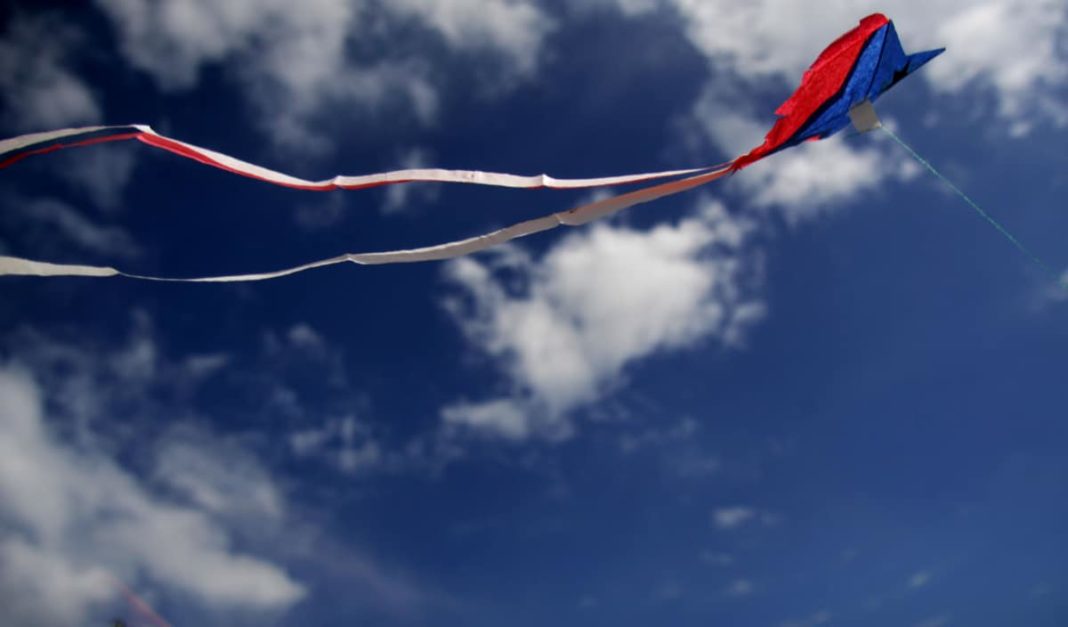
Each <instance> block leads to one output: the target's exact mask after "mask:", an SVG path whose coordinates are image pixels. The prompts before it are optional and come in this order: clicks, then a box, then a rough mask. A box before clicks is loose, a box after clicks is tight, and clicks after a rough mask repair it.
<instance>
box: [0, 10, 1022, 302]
mask: <svg viewBox="0 0 1068 627" xmlns="http://www.w3.org/2000/svg"><path fill="white" fill-rule="evenodd" d="M943 51H944V48H940V49H937V50H928V51H925V52H920V53H916V54H911V55H907V54H905V51H904V49H903V48H902V46H901V41H900V40H899V39H898V35H897V31H896V30H895V29H894V24H893V22H891V21H890V20H889V19H888V18H887V17H886V16H885V15H882V14H879V13H876V14H873V15H869V16H868V17H865V18H864V19H862V20H861V21H860V24H859V25H858V26H857V27H856V28H854V29H853V30H850V31H849V32H847V33H845V34H844V35H842V36H841V37H839V38H838V39H837V40H835V41H834V42H833V43H831V45H830V46H828V47H827V49H826V50H824V51H823V52H822V53H821V54H820V55H819V57H818V58H817V59H816V61H815V62H814V63H813V64H812V66H811V67H810V68H809V69H808V70H807V71H806V72H805V74H804V76H803V77H802V79H801V84H800V86H799V87H798V88H797V90H796V91H794V93H793V94H792V95H791V96H790V97H789V98H788V99H787V100H786V102H784V103H783V104H782V105H781V106H780V107H779V108H778V109H777V110H776V114H777V115H778V116H779V118H778V120H777V121H776V122H775V124H774V126H772V128H771V130H770V131H769V132H768V134H767V136H766V137H765V139H764V143H763V144H761V145H760V146H757V147H755V148H753V149H752V150H751V151H750V152H748V153H747V154H744V155H741V156H739V157H736V158H735V159H733V160H731V161H728V162H726V163H723V164H719V165H716V166H709V167H702V168H693V169H687V170H671V171H664V172H650V173H643V174H631V175H623V176H611V177H602V178H588V179H557V178H553V177H551V176H548V175H545V174H542V175H536V176H518V175H514V174H502V173H495V172H479V171H469V170H441V169H411V170H397V171H392V172H384V173H380V174H370V175H363V176H335V177H334V178H331V179H326V180H321V181H309V180H305V179H301V178H298V177H295V176H290V175H288V174H284V173H281V172H276V171H274V170H270V169H267V168H264V167H261V166H257V165H254V164H251V163H248V162H245V161H241V160H240V159H235V158H234V157H230V156H228V155H224V154H222V153H219V152H215V151H213V150H209V149H207V148H201V147H199V146H194V145H192V144H187V143H185V142H181V141H178V140H176V139H172V138H170V137H165V136H163V135H160V134H159V133H156V132H155V131H153V130H152V129H151V128H150V127H148V126H144V125H128V126H91V127H83V128H72V129H65V130H59V131H51V132H44V133H34V134H29V135H22V136H19V137H14V138H11V139H7V140H3V141H0V168H6V167H9V166H11V165H12V164H14V163H16V162H18V161H20V160H22V159H24V158H26V157H29V156H33V155H40V154H45V153H49V152H54V151H56V150H61V149H64V148H70V147H75V146H86V145H91V144H98V143H103V142H113V141H121V140H130V139H136V140H138V141H140V142H142V143H145V144H148V145H150V146H154V147H156V148H160V149H163V150H166V151H169V152H171V153H174V154H177V155H179V156H182V157H185V158H187V159H192V160H195V161H199V162H201V163H203V164H205V165H209V166H212V167H215V168H219V169H222V170H226V171H228V172H231V173H234V174H239V175H242V176H247V177H251V178H254V179H257V180H261V181H264V182H267V183H272V184H275V185H281V186H284V187H290V188H295V189H302V190H309V191H329V190H337V189H344V190H354V189H363V188H369V187H379V186H385V185H400V184H405V183H412V182H438V183H465V184H473V185H491V186H498V187H513V188H538V187H549V188H556V189H576V188H588V187H605V186H614V185H624V184H634V183H642V182H648V181H655V180H659V179H667V178H672V179H674V180H671V181H668V182H662V183H658V184H655V185H652V186H649V187H645V188H642V189H638V190H636V191H631V192H628V193H624V194H620V195H618V196H613V197H610V198H607V199H603V200H599V201H596V202H592V203H589V204H585V205H582V206H579V207H575V208H572V209H570V210H567V211H561V212H557V213H552V214H549V215H547V216H544V217H541V218H536V219H533V220H527V221H524V222H520V223H518V224H514V225H512V226H509V227H506V228H503V229H499V230H497V231H493V232H490V233H487V234H485V235H479V236H476V237H472V238H468V239H464V240H458V241H453V242H448V243H444V244H438V245H435V246H427V247H423V248H414V249H407V250H394V251H385V252H372V253H349V254H344V255H339V256H336V257H331V258H329V259H323V260H320V261H314V262H311V263H307V264H304V265H300V266H296V267H292V268H286V269H283V270H277V271H273V272H264V273H257V274H241V275H228V276H210V277H197V278H182V279H173V278H163V277H151V276H143V275H137V274H132V273H127V272H122V271H120V270H117V269H115V268H111V267H106V266H84V265H70V264H53V263H47V262H41V261H33V260H29V259H22V258H18V257H2V256H0V275H39V276H94V277H105V276H125V277H130V278H138V279H147V280H156V281H190V282H232V281H258V280H263V279H272V278H277V277H281V276H285V275H289V274H295V273H297V272H303V271H305V270H310V269H312V268H317V267H321V266H327V265H333V264H338V263H343V262H352V263H357V264H361V265H372V264H386V263H406V262H417V261H431V260H441V259H448V258H452V257H457V256H460V255H466V254H469V253H473V252H476V251H479V250H483V249H485V248H488V247H491V246H495V245H497V244H500V243H503V242H506V241H509V240H512V239H515V238H518V237H523V236H526V235H530V234H533V233H538V232H540V231H546V230H549V229H552V228H555V227H557V226H560V225H562V224H563V225H568V226H577V225H581V224H585V223H587V222H590V221H592V220H595V219H597V218H601V217H604V216H607V215H609V214H612V213H615V212H617V211H620V210H622V209H625V208H627V207H632V206H634V205H638V204H642V203H647V202H650V201H652V200H656V199H658V198H663V197H665V196H670V195H672V194H677V193H680V192H683V191H686V190H689V189H693V188H695V187H698V186H700V185H705V184H707V183H710V182H712V181H714V180H716V179H719V178H723V177H725V176H728V175H731V174H734V173H735V172H738V171H739V170H742V169H743V168H745V167H747V166H749V165H752V164H753V163H756V162H757V161H760V160H762V159H764V158H765V157H768V156H770V155H772V154H774V153H776V152H779V151H781V150H785V149H787V148H790V147H791V146H796V145H797V144H800V143H801V142H803V141H808V140H819V139H824V138H827V137H830V136H831V135H834V134H835V133H837V132H838V131H840V130H842V129H844V128H846V127H848V126H849V125H850V124H852V125H853V127H854V128H856V129H857V130H858V131H861V132H865V131H870V130H873V129H875V128H880V127H881V124H880V123H879V119H878V117H877V116H876V114H875V110H874V108H873V107H872V103H874V102H875V101H876V100H877V99H878V98H879V97H880V96H881V95H883V94H884V93H886V91H887V90H889V89H890V88H891V87H893V86H894V85H896V84H897V83H898V82H900V81H901V80H902V79H903V78H905V77H906V76H908V75H909V74H911V73H913V72H915V71H916V70H918V69H919V68H920V67H922V66H923V65H924V64H925V63H927V62H928V61H930V60H931V59H933V58H935V57H936V56H938V55H939V54H941V53H942V52H943ZM886 130H887V132H889V129H886ZM891 136H892V137H894V139H895V140H897V141H898V142H899V143H901V144H902V145H903V146H905V148H906V149H908V150H909V152H910V153H911V154H913V156H914V157H916V158H917V159H918V160H919V161H920V162H921V163H922V164H924V165H925V166H927V167H928V169H930V170H931V171H932V172H934V173H935V174H936V175H938V176H939V177H940V178H943V177H941V175H940V174H938V172H937V171H935V170H934V169H933V167H931V166H930V164H928V163H927V162H926V161H924V160H923V159H922V158H920V157H919V156H918V155H916V154H915V153H914V152H913V151H912V149H911V148H908V146H906V145H905V144H904V143H903V142H901V140H900V139H898V138H897V136H896V135H893V134H892V133H891ZM943 180H945V179H944V178H943ZM946 182H947V183H948V181H946ZM950 185H952V184H950ZM954 189H956V188H955V187H954ZM957 192H958V193H959V194H960V195H961V196H962V197H964V198H965V200H968V202H969V204H972V205H973V207H974V208H975V209H976V210H978V211H979V212H980V213H981V214H982V215H983V216H984V217H985V218H986V219H988V220H990V221H991V222H992V223H994V225H995V226H997V227H998V228H999V229H1000V230H1002V232H1003V233H1005V232H1004V229H1001V227H1000V226H999V225H997V223H996V222H994V220H993V219H992V218H991V217H990V216H989V215H987V214H985V212H983V211H982V210H981V209H979V208H978V206H977V205H975V204H974V203H972V202H971V201H970V199H968V198H967V197H966V196H964V194H963V192H960V191H959V190H957ZM1005 234H1006V235H1008V234H1007V233H1005ZM1009 237H1010V239H1012V241H1013V243H1015V244H1016V245H1017V246H1018V247H1020V248H1021V249H1022V250H1024V252H1027V251H1026V249H1023V247H1022V246H1020V245H1019V243H1018V242H1016V241H1015V239H1013V238H1012V237H1011V236H1009ZM1028 254H1030V253H1028ZM1032 258H1033V256H1032Z"/></svg>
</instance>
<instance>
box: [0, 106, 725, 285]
mask: <svg viewBox="0 0 1068 627" xmlns="http://www.w3.org/2000/svg"><path fill="white" fill-rule="evenodd" d="M130 129H134V130H132V131H131V130H130ZM108 131H111V132H112V133H111V134H110V135H109V134H107V132H108ZM101 133H104V134H101ZM125 139H137V140H139V141H141V142H144V143H146V144H148V145H151V146H156V147H158V148H162V149H164V150H167V151H169V152H172V153H175V154H178V155H181V156H183V157H186V158H188V159H193V160H195V161H199V162H201V163H205V164H207V165H210V166H213V167H216V168H220V169H223V170H226V171H228V172H232V173H235V174H240V175H242V176H247V177H250V178H254V179H257V180H261V181H266V182H268V183H273V184H275V185H281V186H284V187H291V188H295V189H302V190H309V191H328V190H334V189H346V190H351V189H362V188H367V187H377V186H382V185H393V184H399V183H408V182H415V181H420V182H434V183H466V184H473V185H492V186H497V187H512V188H539V187H549V188H555V189H576V188H584V187H604V186H610V185H623V184H627V183H639V182H643V181H651V180H657V179H663V178H673V177H685V178H677V179H676V180H674V181H670V182H667V183H659V184H657V185H652V186H650V187H646V188H642V189H639V190H635V191H632V192H628V193H625V194H620V195H618V196H613V197H610V198H606V199H602V200H598V201H595V202H591V203H588V204H585V205H580V206H578V207H574V208H573V209H570V210H568V211H560V212H557V213H551V214H549V215H546V216H544V217H541V218H535V219H533V220H526V221H523V222H519V223H517V224H513V225H511V226H508V227H505V228H502V229H498V230H496V231H492V232H490V233H486V234H485V235H479V236H476V237H471V238H468V239H462V240H456V241H452V242H446V243H444V244H437V245H433V246H425V247H422V248H411V249H404V250H390V251H381V252H369V253H348V254H344V255H338V256H336V257H330V258H328V259H322V260H319V261H313V262H310V263H306V264H302V265H299V266H294V267H291V268H284V269H281V270H275V271H271V272H261V273H254V274H234V275H221V276H204V277H191V278H169V277H158V276H147V275H141V274H135V273H131V272H125V271H122V270H119V269H116V268H112V267H110V266H87V265H76V264H57V263H50V262H44V261H34V260H31V259H24V258H21V257H7V256H0V275H24V276H81V277H112V276H122V277H127V278H132V279H142V280H147V281H180V282H190V283H230V282H240V281H264V280H267V279H276V278H279V277H283V276H287V275H290V274H297V273H298V272H304V271H307V270H312V269H314V268H321V267H324V266H331V265H335V264H340V263H346V262H350V263H355V264H359V265H380V264H391V263H415V262H421V261H440V260H444V259H451V258H453V257H459V256H462V255H468V254H471V253H475V252H478V251H480V250H485V249H486V248H489V247H491V246H496V245H499V244H503V243H504V242H507V241H510V240H514V239H516V238H519V237H525V236H527V235H531V234H534V233H539V232H541V231H547V230H549V229H554V228H556V227H558V226H560V225H567V226H578V225H582V224H586V223H587V222H590V221H592V220H596V219H598V218H601V217H604V216H607V215H609V214H612V213H615V212H617V211H621V210H623V209H626V208H628V207H633V206H635V205H639V204H642V203H647V202H650V201H653V200H656V199H658V198H663V197H665V196H670V195H672V194H678V193H680V192H684V191H686V190H689V189H693V188H694V187H698V186H700V185H704V184H706V183H709V182H711V181H714V180H716V179H719V178H722V177H724V176H727V175H728V174H731V173H732V172H733V171H734V170H733V169H732V168H731V163H727V164H724V165H719V166H712V167H705V168H693V169H688V170H670V171H664V172H647V173H643V174H628V175H623V176H609V177H601V178H585V179H558V178H554V177H551V176H548V175H546V174H539V175H535V176H520V175H515V174H502V173H497V172H479V171H472V170H440V169H410V170H395V171H392V172H383V173H379V174H366V175H362V176H335V177H333V178H331V179H325V180H321V181H309V180H305V179H301V178H298V177H295V176H290V175H288V174H284V173H282V172H277V171H275V170H271V169H268V168H264V167H261V166H258V165H255V164H252V163H248V162H246V161H242V160H240V159H236V158H234V157H231V156H229V155H224V154H222V153H219V152H215V151H214V150H209V149H207V148H201V147H199V146H194V145H192V144H187V143H185V142H181V141H178V140H176V139H172V138H169V137H164V136H163V135H160V134H158V133H156V132H155V131H153V130H152V129H151V128H149V127H147V126H143V125H134V126H88V127H82V128H75V129H65V130H60V131H50V132H46V133H34V134H30V135H22V136H20V137H14V138H11V139H6V140H2V141H0V168H4V167H7V166H9V165H12V164H13V163H16V162H17V161H20V160H22V159H23V158H25V157H27V156H30V155H34V154H44V153H48V152H54V151H56V150H60V149H63V148H67V147H72V146H83V145H89V144H96V143H102V142H108V141H120V140H125Z"/></svg>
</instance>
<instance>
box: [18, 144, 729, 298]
mask: <svg viewBox="0 0 1068 627" xmlns="http://www.w3.org/2000/svg"><path fill="white" fill-rule="evenodd" d="M731 173H732V170H731V168H730V166H729V165H727V166H723V167H721V168H720V169H718V170H713V171H712V172H706V173H704V174H699V175H697V176H691V177H688V178H684V179H680V180H676V181H671V182H668V183H660V184H659V185H653V186H650V187H645V188H642V189H639V190H635V191H633V192H628V193H626V194H620V195H618V196H612V197H610V198H605V199H603V200H598V201H595V202H591V203H587V204H585V205H581V206H578V207H575V208H573V209H570V210H567V211H560V212H557V213H551V214H549V215H546V216H542V217H540V218H535V219H533V220H526V221H523V222H519V223H516V224H513V225H511V226H508V227H505V228H502V229H498V230H496V231H492V232H490V233H486V234H485V235H478V236H476V237H471V238H467V239H462V240H456V241H452V242H447V243H444V244H438V245H435V246H425V247H422V248H411V249H406V250H391V251H383V252H372V253H348V254H344V255H338V256H336V257H330V258H327V259H322V260H319V261H312V262H310V263H305V264H301V265H299V266H293V267H291V268H284V269H282V270H275V271H273V272H261V273H256V274H233V275H221V276H205V277H193V278H169V277H158V276H149V275H141V274H133V273H130V272H123V271H122V270H118V269H116V268H112V267H109V266H85V265H74V264H57V263H47V262H43V261H33V260H30V259H22V258H20V257H4V256H0V276H2V275H33V276H83V277H112V276H122V277H126V278H130V279H140V280H143V281H168V282H170V281H173V282H182V283H235V282H244V281H265V280H268V279H276V278H279V277H283V276H288V275H291V274H297V273H298V272H304V271H307V270H312V269H314V268H321V267H324V266H332V265H336V264H340V263H345V262H351V263H355V264H359V265H381V264H390V263H415V262H420V261H440V260H444V259H451V258H453V257H459V256H461V255H467V254H470V253H474V252H478V251H480V250H485V249H487V248H490V247H491V246H497V245H499V244H503V243H504V242H507V241H510V240H513V239H516V238H519V237H524V236H527V235H531V234H534V233H539V232H541V231H548V230H549V229H554V228H556V227H558V226H560V225H566V226H579V225H582V224H586V223H587V222H591V221H593V220H597V219H599V218H603V217H605V216H608V215H611V214H613V213H616V212H618V211H622V210H623V209H626V208H628V207H633V206H635V205H640V204H644V203H647V202H651V201H654V200H657V199H658V198H664V197H666V196H671V195H674V194H678V193H681V192H685V191H687V190H690V189H693V188H695V187H699V186H701V185H705V184H706V183H711V182H712V181H714V180H716V179H720V178H723V177H725V176H727V175H729V174H731Z"/></svg>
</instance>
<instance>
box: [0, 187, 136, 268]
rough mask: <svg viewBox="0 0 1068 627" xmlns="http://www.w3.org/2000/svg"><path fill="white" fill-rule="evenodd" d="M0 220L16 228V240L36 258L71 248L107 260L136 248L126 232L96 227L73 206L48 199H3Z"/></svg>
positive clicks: (134, 252) (132, 252)
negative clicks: (28, 248) (2, 211)
mask: <svg viewBox="0 0 1068 627" xmlns="http://www.w3.org/2000/svg"><path fill="white" fill-rule="evenodd" d="M2 202H3V205H5V211H4V213H3V215H2V216H0V221H3V222H5V223H8V224H12V225H15V226H17V227H18V232H19V240H20V241H21V242H22V243H23V244H24V245H25V246H32V247H33V249H34V251H35V254H37V255H63V254H67V253H68V252H69V251H70V250H71V249H72V248H73V249H75V250H77V249H81V250H83V251H86V252H90V253H94V254H96V255H100V256H102V257H108V258H130V257H134V256H136V255H137V254H138V253H139V248H138V247H137V245H136V244H135V243H134V241H133V238H131V237H130V235H129V233H127V232H126V230H125V229H122V228H121V227H118V226H104V225H100V224H97V223H96V222H94V221H93V220H91V219H89V218H88V217H86V216H85V215H84V214H83V213H82V212H80V211H78V210H77V209H75V208H74V207H71V206H70V205H68V204H66V203H64V202H61V201H59V200H55V199H51V198H39V199H33V200H30V199H26V198H23V197H19V196H9V197H5V198H3V201H2Z"/></svg>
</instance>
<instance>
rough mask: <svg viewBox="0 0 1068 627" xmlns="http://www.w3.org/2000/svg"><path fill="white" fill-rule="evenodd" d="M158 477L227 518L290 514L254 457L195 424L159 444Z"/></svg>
mask: <svg viewBox="0 0 1068 627" xmlns="http://www.w3.org/2000/svg"><path fill="white" fill-rule="evenodd" d="M153 478H154V479H155V480H156V481H158V482H160V483H161V484H163V485H166V486H168V487H169V488H171V489H172V490H174V491H175V492H177V493H178V494H181V495H182V496H183V497H185V498H186V499H187V500H188V501H189V502H190V503H192V504H194V505H196V506H197V507H198V508H200V509H202V510H204V511H206V512H210V513H212V514H215V515H217V516H221V517H223V518H226V519H230V520H235V521H241V522H253V521H254V523H255V524H257V525H265V524H266V525H272V524H277V523H278V522H279V521H280V520H281V519H282V518H283V517H284V515H285V497H284V496H283V495H282V493H281V491H280V490H279V489H278V487H277V486H276V485H275V484H274V481H273V480H272V479H271V477H270V476H269V475H268V474H267V472H266V471H265V470H264V468H263V467H262V466H261V465H260V463H259V461H258V460H257V459H256V458H255V457H253V456H252V455H250V454H249V453H248V452H247V451H245V450H243V449H242V448H241V447H239V446H236V445H234V444H232V443H228V442H226V441H225V440H222V439H220V438H218V437H210V436H208V435H207V434H205V433H202V432H199V431H197V430H194V429H189V428H176V429H173V430H172V431H171V432H170V433H168V434H167V435H166V436H165V437H164V438H163V439H162V440H161V441H160V442H159V443H158V444H157V446H156V462H155V470H154V474H153Z"/></svg>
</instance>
